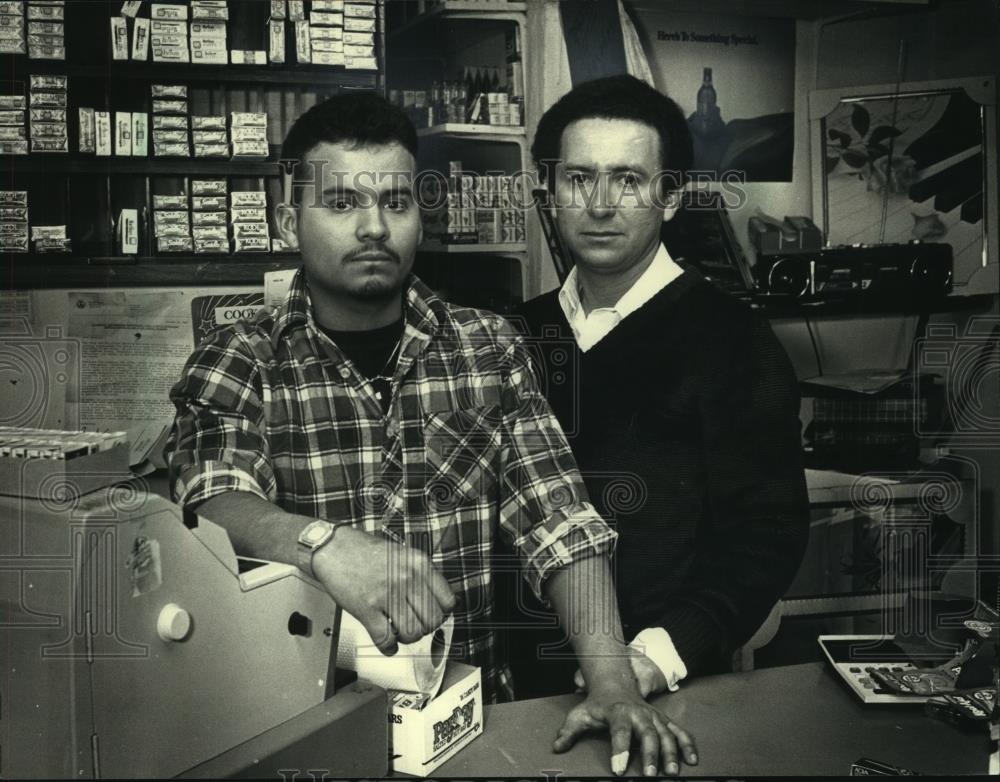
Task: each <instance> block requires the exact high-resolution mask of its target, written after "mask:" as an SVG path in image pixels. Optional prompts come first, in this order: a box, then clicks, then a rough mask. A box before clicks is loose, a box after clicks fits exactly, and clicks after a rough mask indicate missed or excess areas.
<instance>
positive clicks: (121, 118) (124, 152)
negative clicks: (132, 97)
mask: <svg viewBox="0 0 1000 782" xmlns="http://www.w3.org/2000/svg"><path fill="white" fill-rule="evenodd" d="M115 154H116V155H119V156H123V157H124V156H128V157H131V156H132V113H131V112H128V111H116V112H115Z"/></svg>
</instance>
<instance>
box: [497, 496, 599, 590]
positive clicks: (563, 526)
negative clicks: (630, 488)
mask: <svg viewBox="0 0 1000 782" xmlns="http://www.w3.org/2000/svg"><path fill="white" fill-rule="evenodd" d="M617 539H618V533H617V532H615V531H614V530H613V529H611V527H609V526H608V525H607V524H606V523H605V522H604V520H603V519H601V517H600V516H599V515H598V514H597V511H596V510H595V508H594V506H593V505H591V504H590V503H589V502H580V503H575V504H573V505H566V506H564V507H562V508H560V509H559V510H558V511H557V512H556V513H555V514H553V515H552V516H551V517H550V518H549V519H548V520H547V521H546V522H545V523H544V524H539V525H536V526H535V527H532V528H531V530H529V532H528V533H527V534H526V535H523V536H521V537H520V538H518V539H517V540H516V541H515V545H516V546H517V548H518V550H519V551H520V552H521V555H522V557H523V559H524V562H525V566H524V578H525V579H526V580H527V582H528V584H530V585H531V589H532V591H533V592H534V593H535V597H537V598H538V599H539V600H542V601H543V602H544V601H545V597H544V595H543V594H542V586H543V585H544V584H545V579H546V578H548V577H549V575H550V574H551V573H552V572H553V571H555V570H558V569H559V568H561V567H565V566H566V565H569V564H570V563H572V562H576V561H579V560H584V559H588V558H590V557H593V556H597V555H604V556H608V555H610V554H611V552H612V551H613V550H614V547H615V541H616V540H617Z"/></svg>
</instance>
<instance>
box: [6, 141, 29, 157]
mask: <svg viewBox="0 0 1000 782" xmlns="http://www.w3.org/2000/svg"><path fill="white" fill-rule="evenodd" d="M27 154H28V142H27V141H0V155H27Z"/></svg>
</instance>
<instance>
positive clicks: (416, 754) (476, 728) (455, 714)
mask: <svg viewBox="0 0 1000 782" xmlns="http://www.w3.org/2000/svg"><path fill="white" fill-rule="evenodd" d="M389 725H390V726H391V728H392V730H391V753H392V761H391V762H392V770H393V771H394V772H402V773H404V774H413V775H414V776H418V777H425V776H427V775H428V774H430V773H431V772H432V771H434V769H436V768H437V767H438V766H440V765H441V764H442V763H444V762H445V761H446V760H448V759H450V758H452V757H453V756H454V755H455V754H457V753H458V751H459V750H461V749H462V748H463V747H465V746H466V745H468V744H469V742H471V741H472V740H473V739H474V738H476V736H478V735H479V734H481V733H482V732H483V687H482V676H481V674H480V670H479V668H474V667H472V666H471V665H465V664H464V663H456V662H449V663H448V667H447V668H446V669H445V673H444V681H443V682H442V683H441V691H440V692H439V693H438V694H437V697H435V698H433V699H428V698H427V696H425V695H420V694H419V693H412V692H392V691H390V693H389Z"/></svg>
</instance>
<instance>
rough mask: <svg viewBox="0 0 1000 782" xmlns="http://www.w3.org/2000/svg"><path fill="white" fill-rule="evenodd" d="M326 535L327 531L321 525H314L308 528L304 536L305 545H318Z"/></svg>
mask: <svg viewBox="0 0 1000 782" xmlns="http://www.w3.org/2000/svg"><path fill="white" fill-rule="evenodd" d="M326 534H327V529H326V527H324V526H323V525H322V524H316V525H313V526H310V527H309V528H308V529H307V530H306V534H305V539H306V543H308V544H310V545H316V544H318V543H321V542H322V541H323V538H324V537H326Z"/></svg>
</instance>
